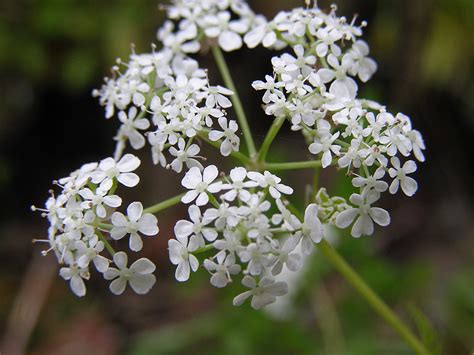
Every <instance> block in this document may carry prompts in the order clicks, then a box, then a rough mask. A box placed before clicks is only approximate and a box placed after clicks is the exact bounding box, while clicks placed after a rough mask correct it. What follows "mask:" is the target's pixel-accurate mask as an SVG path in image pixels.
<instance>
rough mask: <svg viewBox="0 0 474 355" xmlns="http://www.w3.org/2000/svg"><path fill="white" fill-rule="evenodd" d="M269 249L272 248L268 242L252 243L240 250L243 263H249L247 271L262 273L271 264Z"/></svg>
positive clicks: (255, 273)
mask: <svg viewBox="0 0 474 355" xmlns="http://www.w3.org/2000/svg"><path fill="white" fill-rule="evenodd" d="M269 251H270V248H269V246H268V245H267V244H262V245H259V244H257V243H250V244H249V245H247V247H245V249H242V250H241V251H240V252H239V257H240V260H241V261H242V262H243V263H248V267H247V271H248V272H249V273H250V275H261V274H262V271H263V270H264V269H265V268H266V267H267V266H269V263H270V259H269V258H268V252H269Z"/></svg>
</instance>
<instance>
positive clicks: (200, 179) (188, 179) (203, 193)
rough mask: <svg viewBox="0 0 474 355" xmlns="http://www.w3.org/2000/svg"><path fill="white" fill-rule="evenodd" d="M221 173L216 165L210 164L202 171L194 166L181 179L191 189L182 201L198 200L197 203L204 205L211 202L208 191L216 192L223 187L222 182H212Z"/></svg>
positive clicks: (182, 183)
mask: <svg viewBox="0 0 474 355" xmlns="http://www.w3.org/2000/svg"><path fill="white" fill-rule="evenodd" d="M217 175H219V171H218V170H217V167H216V166H215V165H209V166H208V167H206V168H205V169H204V171H203V172H202V173H201V171H200V170H199V168H197V167H192V168H191V169H190V170H189V171H188V172H187V173H186V175H185V176H184V178H183V180H181V185H183V186H184V187H185V188H187V189H189V190H190V191H188V192H187V193H186V194H185V195H184V196H183V198H182V199H181V201H182V202H183V203H191V202H192V201H194V200H196V205H198V206H204V205H206V204H207V203H208V202H209V196H208V195H207V193H208V192H210V193H216V192H219V191H220V190H221V188H222V182H220V181H219V182H215V183H212V182H213V181H214V180H215V179H216V178H217Z"/></svg>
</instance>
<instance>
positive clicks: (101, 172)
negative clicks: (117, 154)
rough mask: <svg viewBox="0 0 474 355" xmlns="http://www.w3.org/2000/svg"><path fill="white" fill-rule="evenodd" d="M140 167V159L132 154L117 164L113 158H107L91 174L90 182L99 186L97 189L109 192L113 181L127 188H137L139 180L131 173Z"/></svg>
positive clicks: (125, 156)
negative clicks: (115, 180)
mask: <svg viewBox="0 0 474 355" xmlns="http://www.w3.org/2000/svg"><path fill="white" fill-rule="evenodd" d="M139 166H140V159H138V158H137V157H136V156H134V155H132V154H126V155H124V156H123V157H122V158H121V159H120V160H119V161H118V162H116V161H115V159H113V158H107V159H104V160H102V161H101V162H100V164H99V169H98V170H96V171H95V172H94V173H92V179H91V180H92V182H93V183H94V184H99V183H100V185H99V189H101V190H103V191H109V190H110V189H111V188H112V185H113V182H114V179H117V181H118V182H120V183H121V184H122V185H125V186H127V187H134V186H137V185H138V183H139V182H140V178H139V177H138V175H137V174H135V173H132V171H134V170H135V169H137V168H138V167H139Z"/></svg>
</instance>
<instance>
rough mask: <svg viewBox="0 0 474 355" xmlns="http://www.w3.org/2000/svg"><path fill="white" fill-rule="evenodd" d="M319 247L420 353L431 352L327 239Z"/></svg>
mask: <svg viewBox="0 0 474 355" xmlns="http://www.w3.org/2000/svg"><path fill="white" fill-rule="evenodd" d="M317 247H318V249H319V251H320V252H321V253H323V254H324V255H325V256H326V257H327V258H328V259H329V261H331V263H332V264H333V266H334V267H335V268H336V269H337V270H338V271H339V272H340V273H341V274H342V275H343V276H344V278H345V279H346V280H347V281H348V282H349V283H350V284H351V285H352V286H353V287H354V288H355V289H356V290H357V291H358V292H359V293H360V294H361V295H362V297H364V298H365V300H366V301H367V302H368V303H369V304H370V305H371V306H372V308H373V309H374V310H375V312H377V313H378V314H379V316H380V317H382V318H383V319H384V320H385V321H386V322H387V323H388V324H389V325H390V326H391V327H392V328H393V329H394V330H395V331H396V332H397V333H398V334H399V335H400V336H401V337H402V338H403V339H404V340H405V341H406V342H407V343H408V344H409V345H410V346H411V348H412V349H413V350H414V351H415V352H416V353H418V354H422V355H428V354H430V352H429V351H428V350H427V349H426V348H425V346H424V345H423V343H422V342H421V341H420V340H418V338H417V337H416V336H415V335H414V334H413V333H412V331H411V330H410V329H409V328H408V327H407V326H406V325H405V324H404V323H403V322H402V321H401V320H400V318H399V317H398V316H397V315H396V314H395V313H394V312H393V311H392V310H391V309H390V308H389V307H388V306H387V305H386V304H385V303H384V302H383V301H382V300H381V299H380V297H379V296H377V294H376V293H375V292H374V291H373V290H372V289H371V288H370V287H369V286H368V285H367V284H366V283H365V281H364V280H363V279H362V278H361V277H360V276H359V275H358V274H357V273H356V272H355V271H354V269H353V268H352V267H351V266H350V265H349V264H348V263H347V262H346V261H345V260H344V259H343V258H342V256H341V255H340V254H339V253H338V252H337V251H336V250H335V249H334V248H333V247H332V246H331V245H330V244H329V243H328V242H327V241H326V240H324V239H323V240H322V241H321V242H320V243H319V244H317Z"/></svg>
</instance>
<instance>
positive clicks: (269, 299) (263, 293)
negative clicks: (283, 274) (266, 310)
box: [233, 275, 288, 309]
mask: <svg viewBox="0 0 474 355" xmlns="http://www.w3.org/2000/svg"><path fill="white" fill-rule="evenodd" d="M242 284H243V285H244V286H246V287H248V288H250V290H249V291H245V292H243V293H241V294H240V295H237V296H236V297H235V298H234V301H233V304H234V306H240V305H241V304H242V303H244V302H245V300H246V299H248V298H249V297H251V296H252V301H251V305H252V308H254V309H260V308H263V307H265V306H267V305H269V304H271V303H273V302H275V301H276V298H277V296H283V295H285V294H287V293H288V285H287V284H286V282H275V281H274V280H272V279H271V278H269V277H264V278H262V279H261V280H260V282H259V283H258V284H257V281H255V279H254V278H253V277H251V276H248V275H247V276H245V277H244V278H243V280H242Z"/></svg>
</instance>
